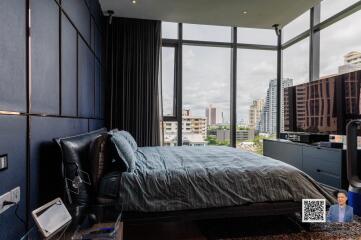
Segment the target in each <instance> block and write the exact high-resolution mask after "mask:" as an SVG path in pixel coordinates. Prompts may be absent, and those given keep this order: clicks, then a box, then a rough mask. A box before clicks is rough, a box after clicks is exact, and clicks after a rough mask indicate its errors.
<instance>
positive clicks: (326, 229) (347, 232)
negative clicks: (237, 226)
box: [217, 217, 361, 240]
mask: <svg viewBox="0 0 361 240" xmlns="http://www.w3.org/2000/svg"><path fill="white" fill-rule="evenodd" d="M276 225H279V224H278V223H277V224H276V223H275V226H276ZM287 225H288V226H287V229H288V230H287V231H284V232H278V231H279V230H281V229H273V232H272V233H266V232H262V233H261V234H260V231H259V233H258V234H252V233H251V235H248V236H239V237H235V236H233V237H226V238H222V237H220V238H217V240H221V239H222V240H251V239H252V240H276V239H277V240H289V239H290V240H291V239H292V240H329V239H331V240H353V239H356V240H361V218H359V217H356V218H355V221H354V222H352V223H313V224H310V225H309V229H307V230H306V229H304V228H302V226H301V228H300V229H299V230H298V231H292V230H291V229H289V226H290V224H287ZM259 227H260V228H259V229H262V227H264V226H262V225H259ZM259 229H258V230H259ZM269 230H270V229H268V231H269ZM271 231H272V230H271ZM281 231H282V230H281ZM246 235H247V234H246Z"/></svg>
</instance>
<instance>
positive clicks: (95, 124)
mask: <svg viewBox="0 0 361 240" xmlns="http://www.w3.org/2000/svg"><path fill="white" fill-rule="evenodd" d="M102 127H104V121H103V120H97V119H89V131H93V130H97V129H99V128H102Z"/></svg>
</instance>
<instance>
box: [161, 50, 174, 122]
mask: <svg viewBox="0 0 361 240" xmlns="http://www.w3.org/2000/svg"><path fill="white" fill-rule="evenodd" d="M174 84H175V48H174V47H163V48H162V101H163V116H175V94H174V93H175V86H174Z"/></svg>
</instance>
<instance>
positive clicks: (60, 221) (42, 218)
mask: <svg viewBox="0 0 361 240" xmlns="http://www.w3.org/2000/svg"><path fill="white" fill-rule="evenodd" d="M32 215H33V218H34V220H35V222H36V225H37V226H38V228H39V231H40V232H41V233H42V234H43V236H44V237H49V236H52V235H53V234H55V233H56V232H57V231H58V230H59V229H61V228H62V227H63V226H65V225H66V224H67V223H69V222H70V221H71V215H70V214H69V212H68V210H67V209H66V207H65V205H64V203H63V201H61V199H60V198H56V199H54V200H53V201H51V202H49V203H47V204H45V205H44V206H41V207H39V208H38V209H35V210H34V211H33V212H32Z"/></svg>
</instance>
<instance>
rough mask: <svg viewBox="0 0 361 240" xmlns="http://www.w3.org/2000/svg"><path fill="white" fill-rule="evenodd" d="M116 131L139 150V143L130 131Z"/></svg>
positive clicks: (134, 148)
mask: <svg viewBox="0 0 361 240" xmlns="http://www.w3.org/2000/svg"><path fill="white" fill-rule="evenodd" d="M116 133H117V134H121V135H122V136H123V137H124V138H125V139H126V140H127V141H128V142H129V144H130V146H131V147H132V149H133V151H134V152H135V151H137V150H138V144H137V142H136V141H135V139H134V138H133V136H132V135H131V134H130V133H129V132H127V131H124V130H122V131H120V132H116Z"/></svg>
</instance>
